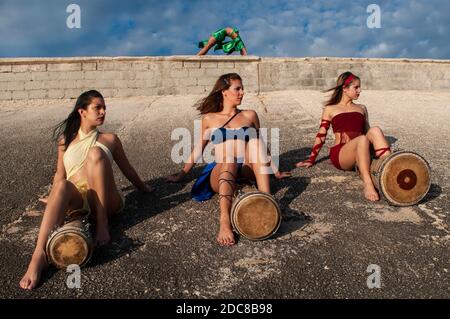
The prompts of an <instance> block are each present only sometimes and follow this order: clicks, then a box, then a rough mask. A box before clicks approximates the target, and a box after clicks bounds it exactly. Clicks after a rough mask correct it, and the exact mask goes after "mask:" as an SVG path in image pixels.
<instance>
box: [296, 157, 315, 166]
mask: <svg viewBox="0 0 450 319" xmlns="http://www.w3.org/2000/svg"><path fill="white" fill-rule="evenodd" d="M313 165H314V164H313V163H312V162H311V161H310V160H309V159H308V160H306V161H302V162H298V163H297V164H295V166H296V167H305V168H310V167H311V166H313Z"/></svg>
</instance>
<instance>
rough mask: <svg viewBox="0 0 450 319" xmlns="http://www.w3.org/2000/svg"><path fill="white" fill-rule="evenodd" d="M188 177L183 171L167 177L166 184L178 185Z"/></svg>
mask: <svg viewBox="0 0 450 319" xmlns="http://www.w3.org/2000/svg"><path fill="white" fill-rule="evenodd" d="M185 176H186V173H185V171H181V172H179V173H175V174H172V175H169V176H167V177H166V182H169V183H178V182H180V181H181V180H182V179H183V178H184V177H185Z"/></svg>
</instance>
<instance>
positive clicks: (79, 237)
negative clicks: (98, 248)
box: [45, 214, 94, 268]
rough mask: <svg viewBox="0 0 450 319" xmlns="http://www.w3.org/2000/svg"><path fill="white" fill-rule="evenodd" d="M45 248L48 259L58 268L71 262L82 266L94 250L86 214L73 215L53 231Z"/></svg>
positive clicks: (64, 266)
mask: <svg viewBox="0 0 450 319" xmlns="http://www.w3.org/2000/svg"><path fill="white" fill-rule="evenodd" d="M45 250H46V254H47V258H48V261H49V262H50V263H51V264H53V265H55V266H56V267H58V268H66V267H67V266H69V265H72V264H76V265H79V266H80V267H81V266H84V265H85V264H86V263H87V262H88V261H89V260H90V258H91V256H92V253H93V250H94V243H93V240H92V236H91V231H90V225H89V222H88V215H82V214H81V215H78V216H73V217H71V218H70V219H69V220H68V221H67V222H66V223H65V224H64V225H63V226H61V227H59V228H58V229H56V230H55V231H53V232H52V233H51V234H50V236H49V238H48V240H47V244H46V248H45Z"/></svg>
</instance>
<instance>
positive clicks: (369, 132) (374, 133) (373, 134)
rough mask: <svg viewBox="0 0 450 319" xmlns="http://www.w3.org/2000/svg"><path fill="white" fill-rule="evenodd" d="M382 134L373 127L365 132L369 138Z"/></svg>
mask: <svg viewBox="0 0 450 319" xmlns="http://www.w3.org/2000/svg"><path fill="white" fill-rule="evenodd" d="M382 134H383V131H382V130H381V128H379V127H378V126H373V127H371V128H369V130H368V131H367V135H369V136H380V135H382Z"/></svg>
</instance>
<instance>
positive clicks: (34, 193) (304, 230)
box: [0, 91, 450, 298]
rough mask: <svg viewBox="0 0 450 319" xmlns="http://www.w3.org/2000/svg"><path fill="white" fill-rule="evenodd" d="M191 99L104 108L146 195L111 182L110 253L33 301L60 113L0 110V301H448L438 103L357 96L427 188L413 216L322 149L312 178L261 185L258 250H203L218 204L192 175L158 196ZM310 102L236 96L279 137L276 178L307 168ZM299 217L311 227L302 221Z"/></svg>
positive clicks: (444, 122) (276, 95) (316, 103)
mask: <svg viewBox="0 0 450 319" xmlns="http://www.w3.org/2000/svg"><path fill="white" fill-rule="evenodd" d="M198 98H199V96H193V95H191V96H188V95H187V96H158V97H134V98H126V99H109V100H107V105H108V115H107V121H106V124H105V127H104V128H103V129H104V130H105V131H111V132H115V133H117V134H118V135H119V136H120V138H121V140H122V142H123V144H124V147H125V149H126V151H127V153H128V157H129V159H130V161H131V162H132V164H133V165H134V166H135V168H136V169H137V171H138V172H139V173H140V175H141V176H142V178H143V179H144V180H146V181H147V182H148V183H149V184H151V185H154V186H156V187H157V191H156V192H155V193H154V194H152V195H146V196H144V195H142V194H139V193H137V192H135V191H134V190H133V189H132V188H131V187H130V183H129V182H128V181H127V180H126V179H125V178H124V177H123V175H121V173H120V172H119V171H118V170H117V167H115V171H116V180H117V183H118V185H119V186H120V188H121V189H122V190H123V192H124V193H125V194H126V209H125V211H124V213H123V215H121V216H120V217H118V218H117V219H116V220H115V221H114V222H113V223H112V225H111V227H112V235H113V242H112V244H111V245H110V246H108V247H105V248H101V249H97V250H96V251H95V253H94V256H93V259H92V260H91V262H90V264H89V265H88V266H87V267H85V268H83V269H82V278H81V289H68V288H67V287H66V279H67V275H68V273H66V272H65V271H63V270H60V271H57V270H55V269H50V270H49V271H48V272H47V274H46V275H45V276H44V281H43V284H42V285H41V286H40V287H39V288H38V289H36V290H35V291H33V292H25V291H21V289H20V288H19V287H18V283H19V280H20V278H21V276H22V275H23V273H24V272H25V270H26V266H27V263H28V261H29V258H30V256H31V253H32V250H33V246H34V243H35V240H36V238H37V232H38V227H39V223H40V220H41V216H42V211H43V207H42V206H41V205H40V204H39V202H38V198H39V197H41V196H43V195H45V194H46V193H47V192H48V190H49V187H50V183H51V179H52V175H53V174H54V168H55V161H56V152H55V147H54V145H53V144H52V142H51V140H50V137H51V134H50V132H51V127H52V126H54V125H55V124H56V123H57V122H58V121H60V120H62V119H64V118H65V116H66V115H67V114H68V113H69V111H70V110H71V108H72V107H73V105H74V101H73V100H72V101H70V100H41V101H39V100H34V101H14V102H1V103H0V168H1V175H0V191H1V194H2V195H1V198H0V226H1V233H0V247H1V248H0V251H1V255H0V269H1V272H0V283H1V284H0V298H449V297H450V274H449V269H450V250H449V247H450V229H449V226H448V225H449V221H450V205H449V195H450V191H449V180H450V173H449V167H450V165H449V164H450V157H449V155H450V143H449V142H448V140H447V139H446V137H447V136H449V135H450V126H449V125H448V123H449V122H450V111H449V107H450V93H447V92H417V91H365V92H363V94H362V98H361V101H360V102H361V103H364V104H366V105H367V107H368V109H369V113H370V121H371V124H372V125H379V126H381V127H382V128H383V130H384V132H385V134H386V135H388V136H389V139H390V141H391V142H393V145H394V148H395V149H405V150H411V151H414V152H417V153H419V154H421V155H422V156H424V157H425V158H426V159H427V160H428V162H429V164H430V165H431V168H432V186H431V189H430V192H429V193H428V195H427V196H426V197H425V199H424V200H423V201H422V202H421V203H420V204H419V205H416V206H412V207H404V208H399V207H393V206H390V205H389V204H388V203H387V202H386V201H384V200H381V201H380V202H377V203H369V202H367V201H366V200H365V199H364V197H363V196H362V192H361V186H362V183H361V182H360V180H359V178H358V177H357V176H356V175H355V174H354V173H352V172H342V171H339V170H336V169H335V168H334V167H333V166H332V165H331V164H330V162H329V160H328V159H327V154H328V147H329V146H331V144H332V140H331V137H330V136H329V138H328V141H327V146H326V147H324V149H323V150H322V152H321V155H320V156H319V163H318V165H316V166H314V167H313V168H311V169H295V170H294V171H293V177H292V178H290V179H287V180H283V181H275V180H273V181H272V185H273V192H274V194H275V196H276V198H277V199H278V200H279V202H280V205H281V207H282V209H283V221H282V225H281V228H280V230H279V232H278V233H277V234H276V235H275V236H274V237H273V238H271V239H269V240H266V241H262V242H251V241H247V240H244V239H241V240H239V242H238V244H237V245H235V246H234V247H231V248H222V247H219V246H218V245H217V244H216V240H215V237H216V232H217V229H218V208H217V204H218V199H217V197H214V198H213V199H212V200H210V201H208V202H205V203H198V202H195V201H193V200H192V199H191V197H190V194H189V192H190V189H191V186H192V184H193V181H194V178H195V176H196V175H198V173H199V172H200V170H201V166H198V167H196V168H195V169H194V170H193V172H192V174H190V175H189V178H188V179H187V181H186V182H184V183H181V184H167V183H165V182H164V176H166V175H168V174H170V173H173V172H176V171H178V170H179V169H180V168H181V165H180V164H176V163H173V162H172V160H171V157H170V154H171V148H172V146H173V145H175V143H176V141H171V138H170V136H171V132H172V130H173V129H174V128H176V127H186V128H188V129H189V130H191V131H192V130H193V120H194V119H195V118H196V117H197V115H196V113H195V111H194V110H193V108H191V105H192V104H193V103H194V102H195V101H196V100H197V99H198ZM324 99H325V96H324V95H323V94H322V93H320V92H316V91H283V92H271V93H264V94H261V95H252V94H247V95H246V97H245V99H244V103H243V105H242V108H253V109H255V110H257V111H258V114H259V115H260V118H261V122H262V126H263V127H264V126H265V127H271V128H279V129H280V154H281V168H282V170H287V169H291V168H292V167H293V166H294V163H296V162H297V161H299V160H300V159H303V158H305V157H306V155H307V154H309V152H310V147H311V144H312V142H313V139H314V136H315V134H316V130H317V127H318V123H319V117H320V113H321V106H320V102H321V101H323V100H324ZM305 215H308V216H310V217H311V220H309V221H308V220H305V218H304V216H305ZM371 264H376V265H379V266H380V267H381V284H382V287H381V288H380V289H369V288H368V287H367V285H366V280H367V277H368V276H369V275H370V274H369V273H368V272H366V270H367V268H368V266H369V265H371Z"/></svg>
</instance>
